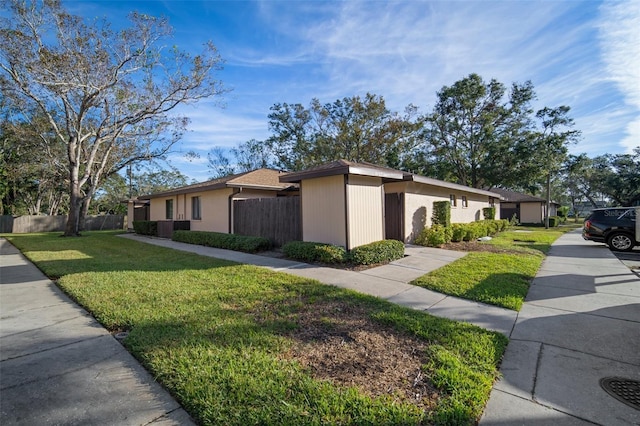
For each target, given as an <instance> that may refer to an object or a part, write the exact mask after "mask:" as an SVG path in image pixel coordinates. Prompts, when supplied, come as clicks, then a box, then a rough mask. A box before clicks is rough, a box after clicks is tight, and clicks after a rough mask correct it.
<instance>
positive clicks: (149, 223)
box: [133, 220, 158, 237]
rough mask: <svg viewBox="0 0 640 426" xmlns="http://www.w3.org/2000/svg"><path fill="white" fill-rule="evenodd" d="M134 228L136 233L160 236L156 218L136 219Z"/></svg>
mask: <svg viewBox="0 0 640 426" xmlns="http://www.w3.org/2000/svg"><path fill="white" fill-rule="evenodd" d="M133 230H134V231H135V233H136V234H140V235H151V236H153V237H157V236H158V222H157V221H155V220H134V221H133Z"/></svg>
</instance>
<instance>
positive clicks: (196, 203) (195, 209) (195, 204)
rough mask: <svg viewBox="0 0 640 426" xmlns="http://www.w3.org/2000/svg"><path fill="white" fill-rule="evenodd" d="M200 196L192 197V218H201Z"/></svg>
mask: <svg viewBox="0 0 640 426" xmlns="http://www.w3.org/2000/svg"><path fill="white" fill-rule="evenodd" d="M201 218H202V216H201V215H200V197H191V219H195V220H200V219H201Z"/></svg>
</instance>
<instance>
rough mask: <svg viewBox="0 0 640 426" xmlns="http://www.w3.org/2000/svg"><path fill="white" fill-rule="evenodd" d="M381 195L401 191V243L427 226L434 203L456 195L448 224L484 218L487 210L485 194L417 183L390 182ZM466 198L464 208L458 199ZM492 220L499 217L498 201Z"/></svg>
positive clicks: (429, 224) (447, 199)
mask: <svg viewBox="0 0 640 426" xmlns="http://www.w3.org/2000/svg"><path fill="white" fill-rule="evenodd" d="M385 192H386V193H392V192H404V193H405V196H404V236H405V242H413V241H414V240H415V238H416V237H417V236H418V234H419V233H420V231H422V229H423V228H424V227H425V226H431V215H432V214H433V202H434V201H449V195H450V194H454V195H455V196H456V204H457V205H456V206H455V207H453V206H451V223H469V222H473V221H476V220H482V219H484V217H483V215H482V209H483V208H485V207H490V205H489V197H488V196H486V195H480V194H475V193H473V192H464V191H460V190H453V189H448V188H441V187H437V186H432V185H426V184H423V183H418V182H394V183H388V184H386V185H385ZM463 195H464V196H466V197H467V207H462V196H463ZM494 203H495V204H494V205H495V207H496V219H499V218H500V204H499V200H497V199H495V200H494Z"/></svg>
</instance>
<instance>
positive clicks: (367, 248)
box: [350, 240, 404, 265]
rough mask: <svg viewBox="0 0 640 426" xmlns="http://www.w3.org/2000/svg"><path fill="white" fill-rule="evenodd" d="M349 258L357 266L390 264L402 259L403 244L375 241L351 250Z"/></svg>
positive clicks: (390, 241)
mask: <svg viewBox="0 0 640 426" xmlns="http://www.w3.org/2000/svg"><path fill="white" fill-rule="evenodd" d="M350 257H351V261H352V262H353V263H356V264H358V265H371V264H374V263H382V262H391V261H393V260H396V259H400V258H402V257H404V243H402V242H400V241H396V240H382V241H376V242H373V243H370V244H365V245H362V246H358V247H355V248H353V249H352V250H351V254H350Z"/></svg>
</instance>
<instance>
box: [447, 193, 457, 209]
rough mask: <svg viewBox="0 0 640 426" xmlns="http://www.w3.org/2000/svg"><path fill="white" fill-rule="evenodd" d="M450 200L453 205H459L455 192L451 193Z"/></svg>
mask: <svg viewBox="0 0 640 426" xmlns="http://www.w3.org/2000/svg"><path fill="white" fill-rule="evenodd" d="M449 202H451V207H455V206H456V205H457V204H456V195H455V194H449Z"/></svg>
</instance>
